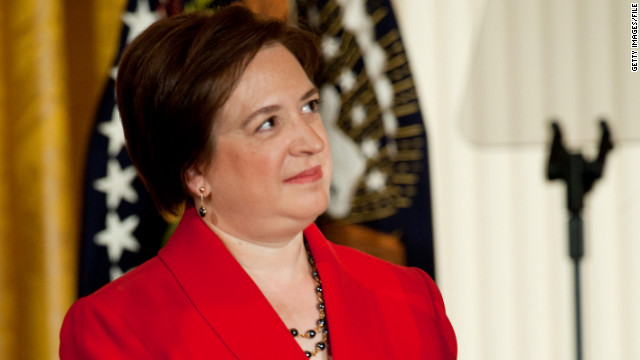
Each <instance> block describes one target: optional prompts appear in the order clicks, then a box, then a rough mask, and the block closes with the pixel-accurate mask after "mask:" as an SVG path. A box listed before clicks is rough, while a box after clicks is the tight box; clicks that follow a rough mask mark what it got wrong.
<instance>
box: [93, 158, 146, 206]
mask: <svg viewBox="0 0 640 360" xmlns="http://www.w3.org/2000/svg"><path fill="white" fill-rule="evenodd" d="M135 178H136V169H135V168H134V167H133V165H131V166H129V167H127V168H126V169H124V170H123V169H122V168H121V167H120V163H119V162H118V160H117V159H109V162H108V163H107V176H105V177H103V178H101V179H98V180H96V181H95V182H94V183H93V187H94V189H96V190H98V191H101V192H103V193H105V194H107V207H108V208H109V209H111V210H115V209H116V208H117V207H118V205H120V201H122V199H125V200H127V201H128V202H130V203H132V204H133V203H136V202H137V201H138V193H137V192H136V190H135V189H134V188H133V179H135Z"/></svg>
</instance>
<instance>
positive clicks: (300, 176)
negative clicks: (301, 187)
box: [284, 165, 322, 184]
mask: <svg viewBox="0 0 640 360" xmlns="http://www.w3.org/2000/svg"><path fill="white" fill-rule="evenodd" d="M320 179H322V167H321V166H320V165H317V166H314V167H312V168H310V169H307V170H304V171H301V172H299V173H297V174H296V175H294V176H292V177H290V178H288V179H286V180H285V181H284V182H285V183H287V184H305V183H310V182H314V181H318V180H320Z"/></svg>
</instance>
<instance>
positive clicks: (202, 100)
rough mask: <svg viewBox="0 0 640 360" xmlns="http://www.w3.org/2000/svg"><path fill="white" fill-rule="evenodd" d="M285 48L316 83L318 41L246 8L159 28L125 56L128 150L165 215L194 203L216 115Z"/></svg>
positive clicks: (123, 110) (184, 17)
mask: <svg viewBox="0 0 640 360" xmlns="http://www.w3.org/2000/svg"><path fill="white" fill-rule="evenodd" d="M272 43H280V44H282V45H284V46H285V47H286V48H287V49H288V50H289V51H291V53H293V55H294V56H295V57H296V58H297V59H298V61H299V62H300V64H301V65H302V67H303V68H304V70H305V72H306V73H307V76H309V78H310V79H312V80H313V76H314V74H315V71H316V70H317V68H318V65H319V62H320V53H319V50H318V45H317V40H316V38H315V37H314V36H313V35H311V34H309V33H308V32H305V31H303V30H300V29H297V28H294V27H291V26H287V25H286V24H283V23H282V22H280V21H278V20H275V19H267V18H262V17H259V16H257V15H255V14H253V13H252V12H251V11H250V10H248V9H246V8H244V7H242V6H229V7H227V8H224V9H222V10H219V11H218V12H216V13H211V12H193V13H187V14H181V15H176V16H173V17H169V18H166V19H163V20H159V21H157V22H156V23H154V24H153V25H151V26H150V27H149V28H148V29H147V30H145V31H144V32H143V33H142V34H140V35H139V36H138V37H137V38H136V39H135V40H134V41H133V42H132V43H131V44H130V45H129V46H128V47H127V49H126V50H125V52H124V54H123V56H122V59H121V61H120V64H119V68H118V77H117V81H116V98H117V101H118V109H119V110H120V116H121V118H122V124H123V127H124V134H125V138H126V147H127V151H128V152H129V156H130V157H131V160H132V161H133V163H134V165H135V166H136V168H137V170H138V173H139V175H140V177H141V178H142V181H143V183H144V184H145V186H146V187H147V189H148V190H149V193H150V194H151V197H152V198H153V200H154V202H155V204H156V207H157V208H158V210H159V211H160V212H161V213H170V214H173V215H178V212H179V211H180V208H181V207H182V205H183V204H184V202H185V201H191V199H192V198H191V196H190V195H189V191H188V189H187V186H186V182H185V174H186V171H187V170H188V169H189V168H190V167H191V166H192V165H194V164H197V163H198V162H204V161H206V160H208V159H210V157H211V154H212V153H213V151H214V149H215V144H213V143H212V139H211V132H212V127H213V121H214V118H215V116H216V113H217V112H218V111H219V110H220V108H221V107H222V106H223V105H224V103H225V102H226V101H227V99H228V98H229V96H230V95H231V93H232V92H233V90H234V89H235V85H236V83H237V82H238V80H239V78H240V76H241V75H242V73H243V72H244V70H245V69H246V67H247V65H248V64H249V62H250V61H251V59H253V57H254V56H255V54H256V53H257V52H258V51H259V50H260V49H261V48H262V47H263V46H265V45H268V44H272Z"/></svg>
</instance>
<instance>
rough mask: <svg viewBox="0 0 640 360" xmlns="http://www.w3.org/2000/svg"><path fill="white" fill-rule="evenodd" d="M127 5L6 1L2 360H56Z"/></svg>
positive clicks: (0, 104) (1, 109)
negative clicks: (99, 123)
mask: <svg viewBox="0 0 640 360" xmlns="http://www.w3.org/2000/svg"><path fill="white" fill-rule="evenodd" d="M123 3H124V2H123V1H122V0H118V1H104V0H99V1H91V2H88V1H83V0H76V1H62V0H47V1H35V0H21V1H14V0H2V1H1V2H0V358H2V359H48V358H50V359H56V358H57V357H58V356H57V349H58V332H59V329H60V325H61V322H62V318H63V316H64V314H65V312H66V310H67V309H68V307H69V306H70V304H71V303H72V302H73V300H74V299H75V296H76V276H77V274H76V264H77V253H78V251H77V241H78V240H77V239H78V233H79V228H80V225H79V224H80V218H81V216H80V215H81V214H80V211H79V209H80V208H81V199H80V194H81V187H82V186H81V185H82V180H83V172H84V157H85V151H86V150H85V149H86V147H87V141H88V136H89V133H90V130H91V126H92V123H93V112H94V111H95V110H94V109H95V106H96V103H97V101H98V96H99V95H100V92H101V90H102V86H103V84H104V82H105V79H106V76H107V74H108V71H109V69H110V67H111V62H112V60H113V56H114V55H113V54H114V51H115V47H116V45H117V39H118V36H119V25H120V24H119V13H120V12H121V9H122V6H123Z"/></svg>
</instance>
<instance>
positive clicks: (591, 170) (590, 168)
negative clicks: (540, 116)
mask: <svg viewBox="0 0 640 360" xmlns="http://www.w3.org/2000/svg"><path fill="white" fill-rule="evenodd" d="M551 126H552V129H553V142H552V143H551V153H550V155H549V165H548V168H547V177H548V179H549V180H556V179H560V180H564V181H565V182H566V184H567V208H568V210H569V255H570V256H571V259H572V260H573V264H574V277H575V302H576V307H575V309H576V313H575V317H576V319H575V320H576V356H577V359H578V360H582V314H581V311H582V307H581V300H580V259H582V256H583V255H584V239H583V231H582V230H583V223H582V216H581V213H582V208H583V206H584V195H585V194H586V193H587V192H588V191H589V190H591V187H592V186H593V183H594V182H595V181H596V180H597V179H598V178H600V177H601V176H602V171H603V169H604V160H605V157H606V155H607V153H608V152H609V151H610V150H611V149H613V143H612V142H611V136H610V133H609V128H608V126H607V124H606V123H605V122H604V121H601V122H600V128H601V130H602V138H601V140H600V150H599V152H598V157H597V158H596V159H595V160H594V161H586V160H585V159H584V158H583V157H582V155H581V154H580V153H577V154H570V153H569V152H567V150H566V149H565V147H564V145H563V144H562V134H561V133H560V127H559V126H558V124H557V123H555V122H554V123H552V124H551Z"/></svg>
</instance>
